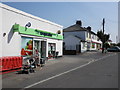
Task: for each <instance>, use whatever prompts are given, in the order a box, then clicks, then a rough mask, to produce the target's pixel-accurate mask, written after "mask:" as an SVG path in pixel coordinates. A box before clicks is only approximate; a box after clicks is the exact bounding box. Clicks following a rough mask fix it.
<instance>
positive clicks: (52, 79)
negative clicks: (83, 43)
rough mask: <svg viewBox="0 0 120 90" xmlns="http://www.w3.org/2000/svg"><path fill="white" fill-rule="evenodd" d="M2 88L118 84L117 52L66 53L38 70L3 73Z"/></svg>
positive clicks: (101, 86)
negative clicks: (23, 72)
mask: <svg viewBox="0 0 120 90" xmlns="http://www.w3.org/2000/svg"><path fill="white" fill-rule="evenodd" d="M3 88H24V89H25V88H118V54H117V53H107V54H102V53H100V52H86V53H84V54H80V55H66V56H63V57H62V58H59V59H56V60H51V61H48V62H47V63H46V66H45V67H43V68H42V70H39V68H38V70H37V71H36V73H31V74H15V73H10V74H5V75H3Z"/></svg>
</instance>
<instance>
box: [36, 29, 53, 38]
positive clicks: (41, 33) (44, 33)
mask: <svg viewBox="0 0 120 90" xmlns="http://www.w3.org/2000/svg"><path fill="white" fill-rule="evenodd" d="M35 31H36V32H37V33H39V34H40V35H44V36H50V37H52V34H51V33H46V32H41V31H38V30H35Z"/></svg>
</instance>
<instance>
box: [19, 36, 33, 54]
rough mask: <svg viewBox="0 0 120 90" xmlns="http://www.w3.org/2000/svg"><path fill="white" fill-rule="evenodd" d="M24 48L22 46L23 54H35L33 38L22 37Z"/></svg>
mask: <svg viewBox="0 0 120 90" xmlns="http://www.w3.org/2000/svg"><path fill="white" fill-rule="evenodd" d="M21 45H22V48H21V55H22V56H27V55H32V54H33V40H32V38H27V37H22V42H21Z"/></svg>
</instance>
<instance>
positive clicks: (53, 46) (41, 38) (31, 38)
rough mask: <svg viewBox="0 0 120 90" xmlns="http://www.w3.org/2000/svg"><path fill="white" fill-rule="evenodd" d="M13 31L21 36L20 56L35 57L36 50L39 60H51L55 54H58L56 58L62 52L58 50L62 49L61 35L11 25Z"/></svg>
mask: <svg viewBox="0 0 120 90" xmlns="http://www.w3.org/2000/svg"><path fill="white" fill-rule="evenodd" d="M13 30H14V33H17V32H18V34H19V35H20V36H21V52H20V53H21V56H32V55H35V54H36V50H37V51H38V52H39V53H40V57H41V58H44V57H47V58H48V59H49V58H53V57H54V53H55V52H58V53H59V54H58V56H62V50H60V49H59V48H61V49H62V40H63V36H62V35H60V34H56V33H51V32H47V31H44V30H38V29H32V28H26V27H23V26H21V25H19V24H15V25H13ZM60 44H61V45H60Z"/></svg>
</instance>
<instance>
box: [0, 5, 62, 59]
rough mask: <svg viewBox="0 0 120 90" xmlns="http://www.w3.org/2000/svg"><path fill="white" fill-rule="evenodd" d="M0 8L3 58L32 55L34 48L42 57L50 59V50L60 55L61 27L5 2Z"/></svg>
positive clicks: (0, 46)
mask: <svg viewBox="0 0 120 90" xmlns="http://www.w3.org/2000/svg"><path fill="white" fill-rule="evenodd" d="M0 10H2V13H1V12H0V20H1V16H2V25H1V23H0V30H2V31H1V32H2V33H0V34H2V35H0V38H1V41H0V42H1V44H0V51H1V48H2V57H8V56H21V55H22V56H27V55H33V54H35V49H37V50H38V51H39V52H40V54H41V57H47V58H50V57H52V56H53V53H52V52H58V56H62V55H63V53H62V51H63V49H62V44H63V30H62V29H63V26H61V25H58V24H56V23H53V22H50V21H47V20H44V19H41V18H39V17H36V16H33V15H31V14H28V13H25V12H23V11H20V10H18V9H15V8H12V7H10V6H7V5H4V4H0ZM1 27H2V28H1ZM58 31H59V32H60V34H58Z"/></svg>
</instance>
